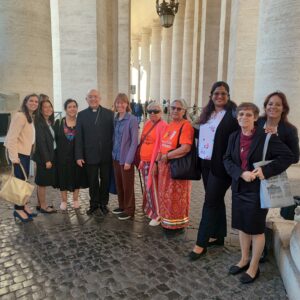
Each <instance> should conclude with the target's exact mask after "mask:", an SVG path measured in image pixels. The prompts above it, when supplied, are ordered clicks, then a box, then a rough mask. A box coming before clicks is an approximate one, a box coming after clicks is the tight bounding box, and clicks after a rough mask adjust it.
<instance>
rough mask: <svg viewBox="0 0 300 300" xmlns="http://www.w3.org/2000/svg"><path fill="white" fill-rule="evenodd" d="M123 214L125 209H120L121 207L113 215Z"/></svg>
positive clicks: (114, 210)
mask: <svg viewBox="0 0 300 300" xmlns="http://www.w3.org/2000/svg"><path fill="white" fill-rule="evenodd" d="M123 212H124V209H122V208H119V207H118V208H115V209H113V210H112V213H113V214H114V215H119V214H121V213H123Z"/></svg>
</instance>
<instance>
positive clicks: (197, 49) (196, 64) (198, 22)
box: [191, 0, 202, 106]
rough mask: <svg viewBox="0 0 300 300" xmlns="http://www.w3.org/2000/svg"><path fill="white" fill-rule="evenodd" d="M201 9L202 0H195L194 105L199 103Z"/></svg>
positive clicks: (192, 88)
mask: <svg viewBox="0 0 300 300" xmlns="http://www.w3.org/2000/svg"><path fill="white" fill-rule="evenodd" d="M201 9H202V0H199V1H196V2H195V11H194V37H193V58H192V82H191V106H193V105H194V104H196V105H198V84H199V58H200V39H201Z"/></svg>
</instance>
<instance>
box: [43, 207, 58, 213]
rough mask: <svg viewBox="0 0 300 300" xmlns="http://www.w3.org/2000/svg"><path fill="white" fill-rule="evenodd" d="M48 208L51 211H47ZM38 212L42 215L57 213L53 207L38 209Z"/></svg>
mask: <svg viewBox="0 0 300 300" xmlns="http://www.w3.org/2000/svg"><path fill="white" fill-rule="evenodd" d="M48 208H50V209H51V210H48ZM40 212H41V213H43V214H54V213H57V211H56V210H55V209H53V207H51V206H47V208H46V209H43V208H41V207H40Z"/></svg>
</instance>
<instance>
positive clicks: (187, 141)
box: [156, 100, 194, 234]
mask: <svg viewBox="0 0 300 300" xmlns="http://www.w3.org/2000/svg"><path fill="white" fill-rule="evenodd" d="M170 108H171V114H170V116H171V118H172V121H171V122H170V124H169V125H168V126H167V127H166V129H165V131H164V133H163V136H162V139H161V146H160V151H159V153H158V156H157V159H156V161H157V163H158V199H159V208H160V217H161V225H162V226H163V228H164V229H166V233H167V234H175V233H178V232H181V231H183V229H184V228H185V227H187V226H188V223H189V207H190V198H191V181H190V180H176V179H172V178H171V171H170V164H169V160H170V159H174V158H180V157H183V156H185V155H186V154H187V153H189V152H190V151H191V147H192V144H193V139H194V129H193V127H192V125H191V124H190V123H189V121H187V120H186V119H185V114H186V108H187V106H186V103H185V101H184V100H174V101H173V102H172V103H171V106H170ZM178 145H179V146H178Z"/></svg>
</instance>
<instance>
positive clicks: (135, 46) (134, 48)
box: [130, 37, 140, 102]
mask: <svg viewBox="0 0 300 300" xmlns="http://www.w3.org/2000/svg"><path fill="white" fill-rule="evenodd" d="M139 46H140V40H139V38H138V37H132V38H131V80H130V82H131V85H135V87H136V91H135V92H136V93H135V95H131V99H132V98H134V99H135V102H137V101H138V99H140V95H139V94H140V91H139V90H140V84H139V82H140V76H139V73H140V61H139Z"/></svg>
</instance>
